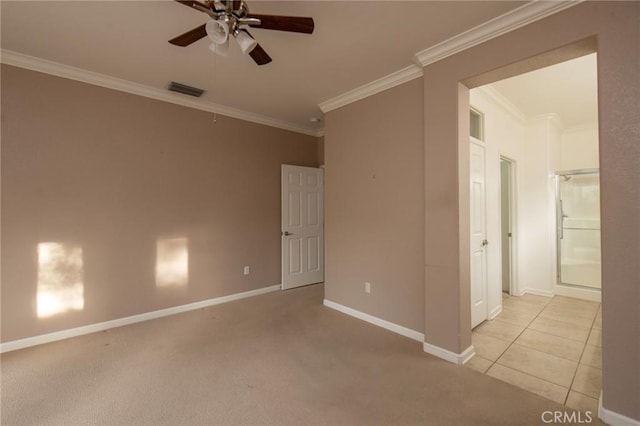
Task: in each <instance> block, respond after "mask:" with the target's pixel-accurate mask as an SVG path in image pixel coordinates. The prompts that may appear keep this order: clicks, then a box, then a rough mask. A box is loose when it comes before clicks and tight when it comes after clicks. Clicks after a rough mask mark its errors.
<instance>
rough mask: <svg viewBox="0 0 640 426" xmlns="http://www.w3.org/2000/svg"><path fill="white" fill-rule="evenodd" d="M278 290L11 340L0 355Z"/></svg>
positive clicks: (238, 294)
mask: <svg viewBox="0 0 640 426" xmlns="http://www.w3.org/2000/svg"><path fill="white" fill-rule="evenodd" d="M278 290H280V284H278V285H273V286H270V287H264V288H259V289H257V290H251V291H245V292H243V293H236V294H231V295H229V296H222V297H216V298H214V299H208V300H203V301H200V302H194V303H189V304H187V305H180V306H174V307H172V308H166V309H160V310H158V311H153V312H146V313H144V314H138V315H132V316H130V317H125V318H118V319H115V320H111V321H105V322H100V323H97V324H90V325H85V326H82V327H77V328H70V329H68V330H62V331H56V332H54V333H48V334H41V335H39V336H34V337H27V338H25V339H20V340H13V341H11V342H6V343H1V344H0V353H4V352H9V351H15V350H18V349H23V348H28V347H30V346H36V345H42V344H44V343H50V342H55V341H57V340H64V339H68V338H70V337H76V336H82V335H83V334H90V333H95V332H97V331H103V330H108V329H110V328H116V327H122V326H124V325H129V324H135V323H137V322H142V321H148V320H152V319H156V318H162V317H166V316H169V315H175V314H179V313H182V312H187V311H193V310H196V309H201V308H206V307H207V306H213V305H219V304H221V303H227V302H232V301H234V300H239V299H245V298H247V297H252V296H258V295H260V294H265V293H270V292H272V291H278Z"/></svg>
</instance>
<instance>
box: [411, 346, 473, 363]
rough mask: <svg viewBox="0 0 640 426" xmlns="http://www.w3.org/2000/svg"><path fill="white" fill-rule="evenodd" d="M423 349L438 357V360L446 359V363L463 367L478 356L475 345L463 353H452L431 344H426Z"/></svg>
mask: <svg viewBox="0 0 640 426" xmlns="http://www.w3.org/2000/svg"><path fill="white" fill-rule="evenodd" d="M422 349H423V350H424V351H425V352H426V353H428V354H431V355H433V356H437V357H438V358H441V359H444V360H445V361H449V362H451V363H453V364H459V365H462V364H464V363H466V362H467V361H469V360H470V359H471V358H473V356H474V355H475V354H476V352H475V349H473V345H471V346H469V347H468V348H467V349H465V350H464V351H463V352H462V353H459V354H457V353H455V352H451V351H449V350H447V349H443V348H441V347H440V346H436V345H432V344H431V343H427V342H424V343H423V344H422Z"/></svg>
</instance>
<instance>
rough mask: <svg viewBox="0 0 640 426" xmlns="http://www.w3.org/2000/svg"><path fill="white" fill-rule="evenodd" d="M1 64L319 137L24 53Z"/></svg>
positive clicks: (5, 53) (5, 55) (8, 55)
mask: <svg viewBox="0 0 640 426" xmlns="http://www.w3.org/2000/svg"><path fill="white" fill-rule="evenodd" d="M0 62H1V63H3V64H7V65H12V66H15V67H19V68H24V69H28V70H32V71H38V72H42V73H45V74H50V75H55V76H57V77H62V78H66V79H69V80H75V81H80V82H83V83H88V84H93V85H95V86H101V87H106V88H108V89H113V90H118V91H121V92H126V93H131V94H134V95H138V96H144V97H146V98H151V99H156V100H159V101H163V102H169V103H172V104H177V105H182V106H185V107H188V108H194V109H199V110H202V111H208V112H215V113H216V114H220V115H224V116H227V117H231V118H237V119H239V120H244V121H250V122H252V123H257V124H263V125H265V126H270V127H276V128H278V129H283V130H289V131H292V132H296V133H302V134H305V135H309V136H318V131H317V130H316V129H313V128H310V127H305V126H300V125H298V124H295V123H290V122H287V121H283V120H278V119H275V118H272V117H268V116H265V115H261V114H256V113H253V112H249V111H244V110H241V109H237V108H233V107H229V106H226V105H221V104H216V103H214V102H207V101H204V100H201V99H197V98H193V99H192V98H189V97H186V95H179V94H177V93H173V92H169V91H167V90H164V89H158V88H156V87H151V86H146V85H143V84H139V83H134V82H132V81H129V80H124V79H120V78H116V77H111V76H108V75H105V74H100V73H96V72H93V71H89V70H85V69H83V68H77V67H73V66H70V65H65V64H61V63H58V62H54V61H49V60H47V59H42V58H37V57H35V56H29V55H25V54H23V53H18V52H14V51H11V50H6V49H1V50H0Z"/></svg>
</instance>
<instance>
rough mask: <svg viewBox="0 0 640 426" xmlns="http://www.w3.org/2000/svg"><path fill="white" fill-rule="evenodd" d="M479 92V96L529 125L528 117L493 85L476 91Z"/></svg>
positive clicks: (478, 88)
mask: <svg viewBox="0 0 640 426" xmlns="http://www.w3.org/2000/svg"><path fill="white" fill-rule="evenodd" d="M471 90H475V91H476V92H478V94H479V95H481V96H484V97H485V98H487V99H488V100H489V101H493V103H495V104H496V105H498V107H499V108H502V109H503V110H504V111H506V112H507V113H509V114H510V115H511V116H513V117H514V118H515V119H516V120H517V121H518V122H520V124H523V125H524V124H526V123H527V117H526V116H525V115H524V114H523V113H522V111H520V109H519V108H518V107H517V106H515V105H514V104H513V102H511V101H510V100H509V99H507V98H506V97H505V96H504V95H503V94H502V92H500V90H498V89H497V88H495V87H494V86H492V85H487V86H480V87H476V88H474V89H471Z"/></svg>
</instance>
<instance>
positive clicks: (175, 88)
mask: <svg viewBox="0 0 640 426" xmlns="http://www.w3.org/2000/svg"><path fill="white" fill-rule="evenodd" d="M168 89H169V90H171V91H172V92H178V93H183V94H185V95H189V96H195V97H196V98H199V97H200V96H202V94H203V93H204V90H202V89H198V88H197V87H191V86H187V85H186V84H182V83H176V82H175V81H172V82H170V83H169V87H168Z"/></svg>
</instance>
